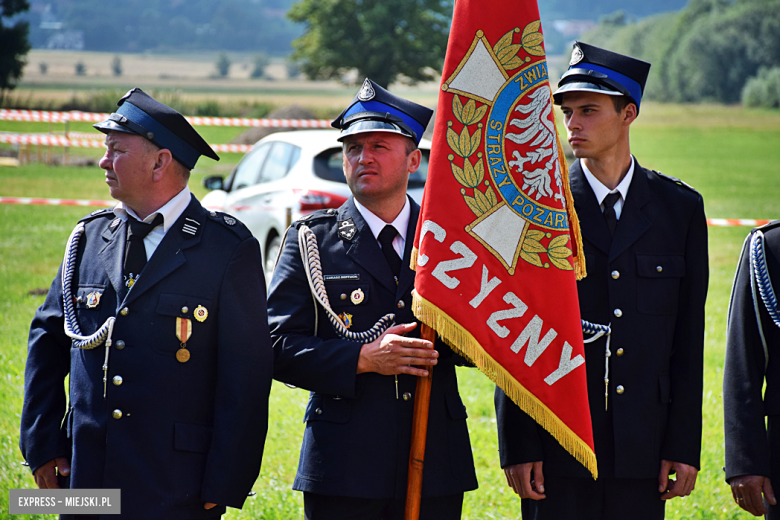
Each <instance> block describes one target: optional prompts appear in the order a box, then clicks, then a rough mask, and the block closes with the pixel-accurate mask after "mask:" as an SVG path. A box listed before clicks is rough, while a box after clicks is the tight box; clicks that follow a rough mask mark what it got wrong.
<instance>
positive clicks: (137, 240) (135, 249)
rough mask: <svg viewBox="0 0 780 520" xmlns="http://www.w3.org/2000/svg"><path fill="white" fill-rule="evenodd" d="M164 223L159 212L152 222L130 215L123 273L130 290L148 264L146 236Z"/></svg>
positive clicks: (126, 285)
mask: <svg viewBox="0 0 780 520" xmlns="http://www.w3.org/2000/svg"><path fill="white" fill-rule="evenodd" d="M162 223H163V216H162V214H160V213H158V214H157V216H156V217H155V219H154V220H153V221H152V223H151V224H147V223H145V222H141V221H140V220H138V219H136V218H133V217H128V219H127V224H128V226H129V228H128V230H127V247H126V248H125V263H124V266H123V269H122V273H123V274H124V277H125V287H127V288H128V290H129V289H130V288H131V287H132V286H133V284H135V282H136V280H138V275H140V274H141V271H143V269H144V266H145V265H146V247H144V238H146V235H148V234H149V233H151V231H152V230H153V229H154V228H156V227H157V226H159V225H160V224H162Z"/></svg>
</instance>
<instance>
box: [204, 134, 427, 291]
mask: <svg viewBox="0 0 780 520" xmlns="http://www.w3.org/2000/svg"><path fill="white" fill-rule="evenodd" d="M338 136H339V131H338V130H301V131H295V132H277V133H274V134H271V135H269V136H267V137H265V138H263V139H261V140H260V141H258V142H257V143H256V144H255V145H254V146H253V147H252V149H251V150H250V151H249V152H247V154H246V155H245V156H244V157H243V158H242V159H241V162H239V163H238V164H237V165H236V167H235V168H234V169H233V171H232V172H231V173H230V175H228V176H227V178H223V177H221V176H211V177H206V178H205V179H203V185H204V186H205V187H206V188H208V189H210V190H212V191H211V192H209V193H208V194H207V195H206V196H205V197H204V198H203V200H202V201H201V202H202V204H203V206H205V207H206V208H207V209H214V210H218V211H224V212H226V213H230V214H231V215H235V216H236V217H238V218H239V219H240V220H241V221H242V222H243V223H244V224H246V226H247V227H248V228H249V230H250V231H251V232H252V233H253V234H254V235H255V237H257V239H258V240H259V241H260V246H261V248H262V253H263V259H264V262H263V264H264V266H263V267H264V271H265V276H266V280H267V281H268V280H270V278H271V272H272V271H273V267H274V263H275V262H276V256H277V253H278V251H279V248H280V247H281V245H282V237H283V235H284V231H285V230H286V229H287V226H289V225H290V222H292V221H293V220H296V219H298V218H300V217H301V216H302V215H306V214H308V213H311V212H312V211H315V210H318V209H325V208H338V207H339V206H341V204H343V203H344V201H346V200H347V199H348V198H349V197H350V195H351V194H350V191H349V187H347V184H346V178H345V177H344V170H343V167H342V154H341V143H340V142H338V140H337V139H338ZM420 150H421V151H422V161H421V162H420V168H419V169H418V170H417V171H416V172H415V173H413V174H412V175H411V176H410V177H409V185H408V193H409V195H410V196H411V197H412V198H413V199H414V200H415V201H417V203H418V204H419V203H420V202H421V201H422V194H423V187H424V186H425V179H426V178H427V176H428V157H429V155H430V150H431V142H430V141H429V140H427V139H423V140H422V142H421V143H420Z"/></svg>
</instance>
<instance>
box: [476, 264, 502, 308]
mask: <svg viewBox="0 0 780 520" xmlns="http://www.w3.org/2000/svg"><path fill="white" fill-rule="evenodd" d="M500 283H501V280H499V279H498V277H495V278H493V279H491V280H490V281H488V269H487V266H486V265H483V266H482V282H481V283H480V285H479V294H478V295H476V296H474V298H473V299H472V300H471V301H470V302H469V305H471V306H472V307H474V308H475V309H476V308H477V307H479V305H480V304H481V303H482V302H483V301H484V300H485V298H487V297H488V295H489V294H490V293H491V292H493V289H495V288H496V287H498V284H500Z"/></svg>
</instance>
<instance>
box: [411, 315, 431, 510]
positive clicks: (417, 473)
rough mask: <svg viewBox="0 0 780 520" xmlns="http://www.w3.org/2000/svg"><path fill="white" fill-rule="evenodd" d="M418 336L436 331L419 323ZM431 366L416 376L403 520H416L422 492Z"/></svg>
mask: <svg viewBox="0 0 780 520" xmlns="http://www.w3.org/2000/svg"><path fill="white" fill-rule="evenodd" d="M420 327H421V328H420V337H421V338H422V339H427V340H428V341H430V342H431V343H434V342H435V341H436V331H435V330H434V329H433V328H431V327H429V326H428V325H425V324H424V323H421V324H420ZM432 378H433V367H432V366H429V367H428V377H418V378H417V390H416V392H415V396H414V417H413V419H412V447H411V449H410V450H409V480H408V483H407V486H406V512H405V514H404V520H418V519H419V517H420V498H421V493H422V477H423V465H424V463H425V438H426V435H427V434H428V408H429V407H430V404H431V381H432Z"/></svg>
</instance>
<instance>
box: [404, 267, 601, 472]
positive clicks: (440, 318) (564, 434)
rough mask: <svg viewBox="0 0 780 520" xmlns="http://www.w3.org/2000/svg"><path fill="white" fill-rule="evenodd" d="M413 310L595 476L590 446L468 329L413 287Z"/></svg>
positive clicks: (593, 454)
mask: <svg viewBox="0 0 780 520" xmlns="http://www.w3.org/2000/svg"><path fill="white" fill-rule="evenodd" d="M415 260H416V259H415V258H413V259H412V265H415V264H416V261H415ZM412 310H413V312H414V315H415V316H416V317H417V319H418V320H420V321H421V322H423V323H425V324H426V325H428V326H429V327H432V328H433V329H435V330H436V332H438V334H439V336H441V338H442V339H443V340H444V342H445V343H447V345H449V346H450V347H451V348H452V349H453V350H455V351H456V352H457V353H459V354H461V355H462V356H464V357H466V358H467V359H468V360H469V361H471V362H472V363H474V365H476V366H477V368H479V370H480V371H482V372H483V373H484V374H485V375H486V376H488V377H489V378H490V380H491V381H493V382H494V383H495V384H497V385H498V386H499V387H500V388H501V389H502V390H503V391H504V392H505V393H506V395H508V396H509V398H510V399H512V401H514V402H515V403H516V404H517V406H519V407H520V409H521V410H523V411H524V412H525V413H527V414H528V415H529V416H531V417H532V418H533V419H534V420H535V421H536V422H537V423H538V424H540V425H541V426H542V427H543V428H544V429H545V430H547V431H548V432H550V434H551V435H552V436H553V437H554V438H555V440H557V441H558V442H559V443H560V445H561V446H563V448H564V449H565V450H566V451H568V452H569V453H571V455H572V456H573V457H574V458H575V459H577V461H579V462H580V464H582V465H583V466H585V467H586V468H587V469H588V471H590V473H591V475H593V478H594V479H596V478H598V466H597V465H596V454H595V453H594V451H593V450H592V449H591V448H590V446H588V445H587V444H586V443H585V442H584V441H583V440H582V439H580V438H579V437H578V436H577V435H576V434H575V433H574V432H573V431H572V430H571V428H569V427H568V426H566V424H564V422H563V421H561V420H560V419H559V418H558V416H556V415H555V414H554V413H553V412H552V410H550V409H549V408H548V407H547V406H545V404H544V403H542V402H541V401H539V400H538V399H537V398H536V396H534V395H533V394H532V393H531V392H529V391H528V390H527V389H526V388H525V387H523V385H521V384H520V383H519V382H518V381H517V379H515V378H514V377H513V376H512V374H510V373H509V372H508V371H507V370H506V369H505V368H504V367H502V366H501V365H500V364H499V363H497V362H496V360H494V359H493V358H492V357H491V356H490V355H489V354H488V353H487V352H485V349H483V348H482V346H481V345H480V344H479V343H478V342H477V340H476V339H475V338H474V336H472V335H471V333H469V331H467V330H466V329H464V328H463V327H462V326H461V325H460V324H458V323H457V322H456V321H455V320H453V319H452V318H451V317H450V316H448V315H447V314H446V313H445V312H443V311H442V310H441V309H439V308H438V307H436V306H435V305H434V304H432V303H431V302H429V301H428V300H426V299H425V298H423V297H422V296H420V295H419V294H418V293H417V291H416V290H415V291H413V292H412Z"/></svg>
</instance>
